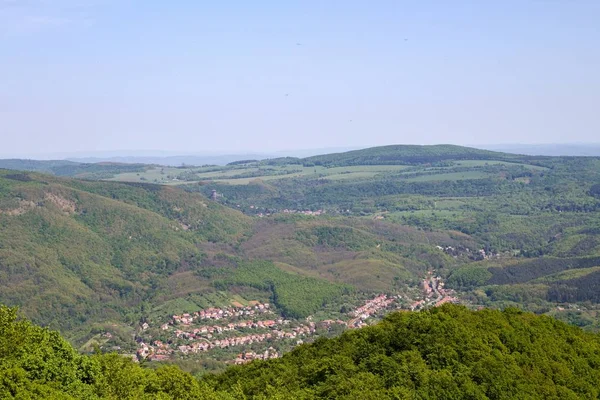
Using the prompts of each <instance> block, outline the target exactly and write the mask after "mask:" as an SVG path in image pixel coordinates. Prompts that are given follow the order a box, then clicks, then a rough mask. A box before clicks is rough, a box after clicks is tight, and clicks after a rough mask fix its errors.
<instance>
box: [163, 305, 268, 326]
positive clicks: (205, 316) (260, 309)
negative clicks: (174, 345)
mask: <svg viewBox="0 0 600 400" xmlns="http://www.w3.org/2000/svg"><path fill="white" fill-rule="evenodd" d="M252 303H253V305H250V306H246V307H244V306H242V305H240V306H238V307H225V308H207V309H205V310H200V311H196V312H194V313H192V314H188V313H186V314H181V315H173V318H172V319H171V321H170V323H171V324H172V325H179V324H182V325H191V324H192V323H193V322H194V321H195V320H215V321H218V320H222V319H227V318H235V317H237V318H240V317H253V316H255V315H258V314H268V313H273V312H272V311H271V310H270V308H271V306H270V305H269V303H264V304H263V303H259V302H252ZM161 328H162V329H163V330H168V328H169V324H164V325H162V327H161Z"/></svg>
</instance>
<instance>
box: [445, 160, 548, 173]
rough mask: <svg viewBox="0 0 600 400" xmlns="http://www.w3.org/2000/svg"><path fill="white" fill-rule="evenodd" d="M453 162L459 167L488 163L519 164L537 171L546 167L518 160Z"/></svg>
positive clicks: (512, 165) (481, 165)
mask: <svg viewBox="0 0 600 400" xmlns="http://www.w3.org/2000/svg"><path fill="white" fill-rule="evenodd" d="M454 164H455V165H459V166H461V167H485V166H489V165H506V166H508V167H514V166H519V165H520V166H523V167H525V168H529V169H534V170H538V171H543V170H547V169H548V168H546V167H541V166H538V165H531V164H525V163H518V162H508V161H494V160H464V161H455V162H454Z"/></svg>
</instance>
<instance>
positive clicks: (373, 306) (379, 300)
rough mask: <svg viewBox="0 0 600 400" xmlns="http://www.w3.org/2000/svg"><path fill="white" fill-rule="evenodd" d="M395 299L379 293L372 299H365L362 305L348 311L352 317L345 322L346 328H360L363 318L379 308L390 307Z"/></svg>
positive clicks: (363, 322) (373, 313)
mask: <svg viewBox="0 0 600 400" xmlns="http://www.w3.org/2000/svg"><path fill="white" fill-rule="evenodd" d="M395 301H396V298H394V297H388V296H387V295H385V294H380V295H379V296H377V297H375V298H374V299H371V300H367V301H366V302H365V304H364V305H362V306H360V307H358V308H357V309H356V310H354V311H352V312H350V316H352V317H354V318H353V319H351V320H350V321H348V322H347V323H346V325H347V327H348V328H362V327H363V326H365V325H366V323H365V320H366V319H367V318H369V317H370V316H372V315H375V314H377V313H378V312H380V311H381V310H385V309H387V308H389V307H390V305H391V304H392V303H394V302H395Z"/></svg>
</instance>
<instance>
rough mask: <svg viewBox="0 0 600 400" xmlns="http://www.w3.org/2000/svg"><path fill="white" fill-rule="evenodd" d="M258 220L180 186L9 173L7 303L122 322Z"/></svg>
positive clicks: (2, 249)
mask: <svg viewBox="0 0 600 400" xmlns="http://www.w3.org/2000/svg"><path fill="white" fill-rule="evenodd" d="M248 227H249V219H248V218H247V217H245V216H243V215H242V214H241V213H238V212H236V211H233V210H230V209H227V208H225V207H223V206H220V205H218V204H215V203H212V202H210V201H208V200H207V199H206V198H204V197H202V196H200V195H196V194H190V193H186V192H183V191H179V190H177V189H172V188H163V187H158V186H152V185H146V186H130V185H124V184H116V183H104V182H84V181H75V180H69V179H62V178H56V177H51V176H45V175H38V174H34V173H29V174H28V173H14V172H10V171H0V281H1V282H2V285H1V286H0V302H3V303H5V304H18V305H21V307H22V311H23V312H24V313H25V315H28V316H30V317H31V318H33V319H34V320H35V321H36V322H38V323H42V324H45V325H46V324H47V325H50V326H52V327H55V328H59V327H60V328H61V329H63V330H66V329H70V328H73V327H74V326H78V325H81V324H82V323H83V322H85V321H90V320H110V319H117V320H121V319H123V318H126V315H127V314H128V313H131V314H135V311H136V310H139V307H140V306H141V304H142V302H144V301H149V300H151V299H152V297H153V296H155V295H156V294H157V293H158V292H159V291H160V290H161V285H162V283H163V282H164V281H165V279H166V278H167V277H168V276H169V275H171V274H172V273H174V272H175V271H178V270H185V269H186V268H193V267H194V266H197V265H199V263H200V261H201V258H202V254H201V252H200V251H199V250H198V248H197V244H198V243H201V242H205V241H222V242H227V241H231V240H236V237H237V235H241V234H243V232H244V230H245V229H247V228H248Z"/></svg>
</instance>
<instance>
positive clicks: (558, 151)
mask: <svg viewBox="0 0 600 400" xmlns="http://www.w3.org/2000/svg"><path fill="white" fill-rule="evenodd" d="M474 147H477V148H480V149H485V150H493V151H500V152H503V153H514V154H525V155H530V156H600V143H569V144H499V145H481V146H474Z"/></svg>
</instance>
